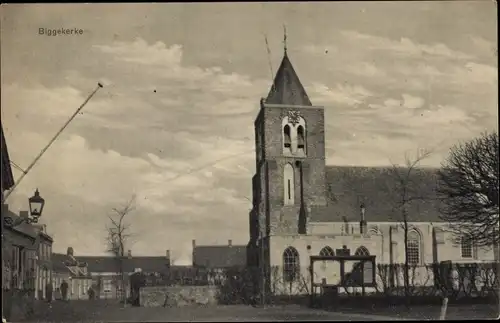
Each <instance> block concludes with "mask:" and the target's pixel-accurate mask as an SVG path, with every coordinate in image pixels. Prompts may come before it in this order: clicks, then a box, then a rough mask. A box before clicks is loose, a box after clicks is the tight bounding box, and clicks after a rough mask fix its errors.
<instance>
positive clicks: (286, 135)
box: [283, 125, 292, 148]
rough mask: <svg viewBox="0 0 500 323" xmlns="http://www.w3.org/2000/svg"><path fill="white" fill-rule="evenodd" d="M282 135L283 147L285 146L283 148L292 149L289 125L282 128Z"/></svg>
mask: <svg viewBox="0 0 500 323" xmlns="http://www.w3.org/2000/svg"><path fill="white" fill-rule="evenodd" d="M283 135H284V138H283V145H284V146H285V148H291V147H292V137H291V135H290V126H289V125H285V127H284V128H283Z"/></svg>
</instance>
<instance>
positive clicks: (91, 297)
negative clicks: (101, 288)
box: [87, 286, 95, 300]
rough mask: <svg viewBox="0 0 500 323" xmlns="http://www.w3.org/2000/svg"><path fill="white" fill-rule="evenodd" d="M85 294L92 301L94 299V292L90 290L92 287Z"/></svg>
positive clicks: (92, 289)
mask: <svg viewBox="0 0 500 323" xmlns="http://www.w3.org/2000/svg"><path fill="white" fill-rule="evenodd" d="M87 293H88V294H89V299H90V300H93V299H94V297H95V292H94V288H92V286H90V287H89V289H88V291H87Z"/></svg>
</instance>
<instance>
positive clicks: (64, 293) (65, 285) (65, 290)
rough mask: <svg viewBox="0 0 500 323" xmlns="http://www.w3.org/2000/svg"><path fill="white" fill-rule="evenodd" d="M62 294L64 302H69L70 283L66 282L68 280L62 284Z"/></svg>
mask: <svg viewBox="0 0 500 323" xmlns="http://www.w3.org/2000/svg"><path fill="white" fill-rule="evenodd" d="M61 293H62V299H63V301H67V300H68V283H67V282H66V280H63V282H62V283H61Z"/></svg>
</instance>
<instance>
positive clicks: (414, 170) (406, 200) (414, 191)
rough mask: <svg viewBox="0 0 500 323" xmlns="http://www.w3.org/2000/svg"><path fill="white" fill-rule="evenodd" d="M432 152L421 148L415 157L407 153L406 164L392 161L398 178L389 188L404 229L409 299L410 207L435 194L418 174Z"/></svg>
mask: <svg viewBox="0 0 500 323" xmlns="http://www.w3.org/2000/svg"><path fill="white" fill-rule="evenodd" d="M431 154H432V151H429V150H425V151H422V150H419V153H418V154H417V156H416V157H415V158H411V157H410V156H409V155H408V154H405V166H403V167H401V166H399V165H397V164H394V163H392V169H391V173H390V175H391V177H392V178H394V179H396V180H395V181H393V180H391V181H390V183H392V184H391V185H390V187H388V188H389V194H391V195H392V197H393V201H394V205H393V208H394V211H395V214H396V215H397V218H398V222H400V225H401V228H402V229H403V231H404V249H405V263H404V271H403V278H404V292H405V297H406V298H407V300H408V297H409V296H410V264H409V260H410V259H409V253H408V232H409V230H410V227H409V225H408V222H410V221H409V219H408V209H409V208H410V206H411V204H412V203H414V202H416V201H422V200H428V199H433V198H434V196H430V195H429V193H428V190H426V189H423V187H425V186H426V185H425V184H427V183H422V180H423V178H422V177H421V176H418V172H419V169H418V168H419V165H420V163H421V162H422V160H424V159H426V158H428V157H429V156H430V155H431Z"/></svg>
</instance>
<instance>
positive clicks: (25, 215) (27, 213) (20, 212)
mask: <svg viewBox="0 0 500 323" xmlns="http://www.w3.org/2000/svg"><path fill="white" fill-rule="evenodd" d="M19 216H20V217H21V218H23V219H28V218H29V217H30V216H29V212H28V211H19Z"/></svg>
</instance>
